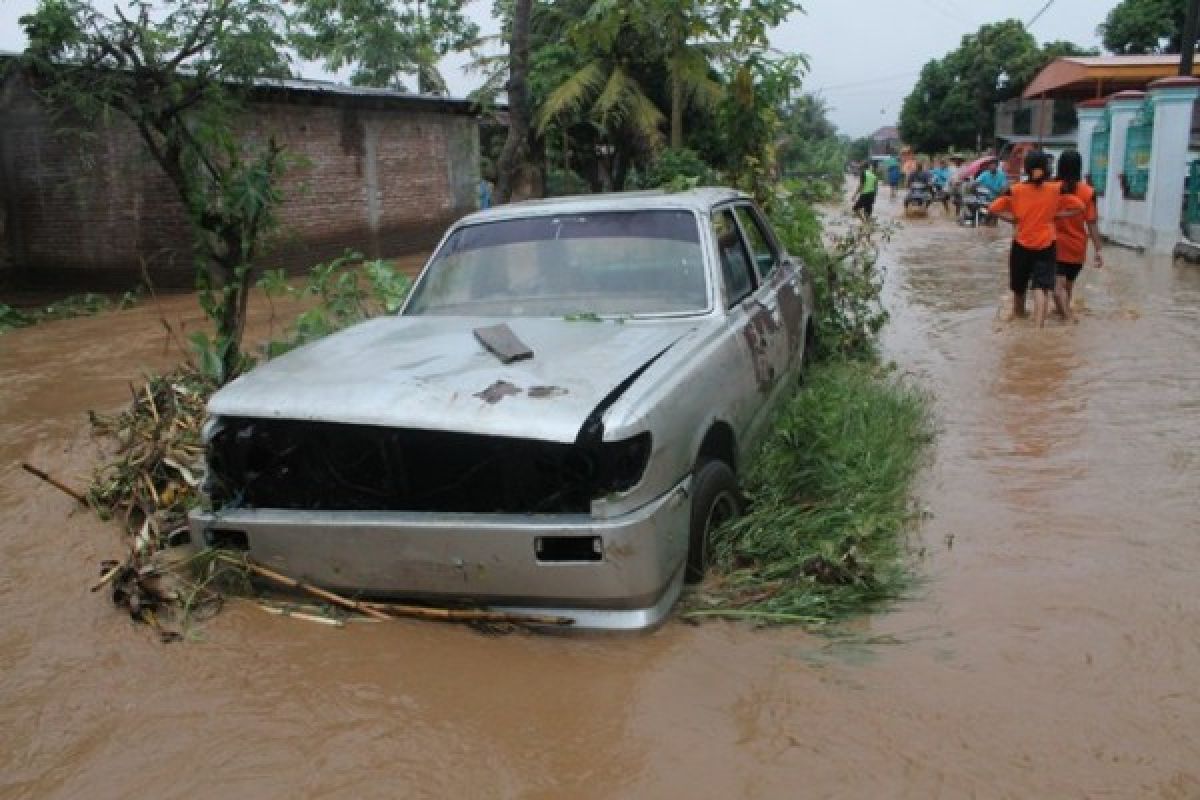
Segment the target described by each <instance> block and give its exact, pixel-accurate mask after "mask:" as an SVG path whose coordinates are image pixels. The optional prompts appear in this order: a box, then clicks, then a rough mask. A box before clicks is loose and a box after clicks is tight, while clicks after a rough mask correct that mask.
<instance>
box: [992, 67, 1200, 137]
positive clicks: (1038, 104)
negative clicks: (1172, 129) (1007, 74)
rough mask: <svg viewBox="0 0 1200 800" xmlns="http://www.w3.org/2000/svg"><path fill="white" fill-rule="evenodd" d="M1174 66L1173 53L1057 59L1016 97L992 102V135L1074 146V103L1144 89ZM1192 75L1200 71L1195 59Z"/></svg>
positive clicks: (1175, 68)
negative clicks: (994, 132) (993, 119)
mask: <svg viewBox="0 0 1200 800" xmlns="http://www.w3.org/2000/svg"><path fill="white" fill-rule="evenodd" d="M1178 71H1179V56H1178V55H1141V56H1064V57H1062V58H1056V59H1054V60H1053V61H1051V62H1050V63H1049V64H1047V65H1046V66H1045V67H1043V68H1042V70H1041V72H1039V73H1038V74H1037V75H1035V76H1034V77H1033V80H1031V81H1030V82H1029V85H1028V86H1026V87H1025V90H1024V91H1023V92H1022V93H1021V97H1019V98H1013V99H1012V100H1008V101H1006V102H1003V103H997V104H996V106H995V124H996V138H997V139H1001V140H1004V141H1007V142H1011V143H1017V142H1039V143H1041V144H1043V145H1046V146H1047V147H1049V148H1052V149H1054V148H1065V147H1074V146H1076V144H1077V138H1078V136H1077V128H1078V126H1079V121H1078V117H1077V115H1076V112H1075V106H1076V105H1077V104H1078V103H1081V102H1084V101H1087V100H1095V99H1099V98H1104V97H1108V96H1110V95H1112V94H1115V93H1117V92H1122V91H1139V92H1140V91H1145V90H1146V87H1147V86H1149V85H1150V83H1151V82H1153V81H1156V80H1158V79H1160V78H1169V77H1171V76H1173V75H1175V74H1176V73H1177V72H1178ZM1193 74H1194V75H1197V76H1200V63H1197V65H1196V66H1195V67H1193ZM1193 127H1194V128H1195V127H1197V126H1195V125H1193Z"/></svg>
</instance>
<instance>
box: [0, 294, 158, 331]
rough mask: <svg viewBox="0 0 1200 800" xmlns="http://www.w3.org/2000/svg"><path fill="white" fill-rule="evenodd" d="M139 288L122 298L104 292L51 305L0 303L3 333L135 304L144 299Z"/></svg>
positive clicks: (68, 297)
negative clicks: (25, 305)
mask: <svg viewBox="0 0 1200 800" xmlns="http://www.w3.org/2000/svg"><path fill="white" fill-rule="evenodd" d="M140 294H141V293H140V292H139V291H130V292H126V293H125V294H123V295H122V296H121V297H120V298H119V299H117V300H112V299H110V298H108V297H106V296H105V295H102V294H93V293H91V292H87V293H85V294H73V295H69V296H67V297H64V298H63V299H62V300H57V301H55V302H53V303H50V304H49V305H45V306H37V307H34V308H13V307H12V306H9V305H5V304H4V303H0V333H4V332H5V331H10V330H13V329H15V328H27V327H29V326H30V325H36V324H38V323H39V322H49V321H51V320H56V319H71V318H72V317H86V316H91V315H92V314H99V313H100V312H101V311H110V310H113V309H116V310H120V309H124V308H129V307H130V306H132V305H135V304H136V303H137V302H138V300H139V299H140Z"/></svg>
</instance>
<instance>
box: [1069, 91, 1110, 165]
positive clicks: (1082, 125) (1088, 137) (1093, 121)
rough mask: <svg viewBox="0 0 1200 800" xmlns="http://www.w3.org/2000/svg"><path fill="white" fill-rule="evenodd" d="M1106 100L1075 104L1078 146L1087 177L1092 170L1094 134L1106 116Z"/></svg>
mask: <svg viewBox="0 0 1200 800" xmlns="http://www.w3.org/2000/svg"><path fill="white" fill-rule="evenodd" d="M1107 105H1108V103H1107V101H1105V100H1102V99H1098V100H1088V101H1087V102H1084V103H1080V104H1079V105H1077V106H1075V115H1076V116H1077V117H1078V118H1079V133H1078V137H1077V139H1078V141H1077V142H1076V145H1075V146H1076V148H1078V150H1079V155H1081V156H1083V174H1084V176H1085V177H1086V176H1087V175H1088V174H1090V173H1091V171H1092V134H1093V133H1095V132H1096V126H1097V125H1099V124H1100V120H1101V119H1103V117H1104V108H1105V106H1107Z"/></svg>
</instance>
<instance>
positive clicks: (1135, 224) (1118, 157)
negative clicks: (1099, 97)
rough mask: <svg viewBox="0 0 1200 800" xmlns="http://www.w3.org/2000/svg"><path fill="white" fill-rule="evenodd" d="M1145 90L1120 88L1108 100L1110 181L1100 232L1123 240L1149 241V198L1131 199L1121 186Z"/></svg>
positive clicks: (1140, 242) (1137, 243)
mask: <svg viewBox="0 0 1200 800" xmlns="http://www.w3.org/2000/svg"><path fill="white" fill-rule="evenodd" d="M1145 98H1146V93H1145V92H1133V91H1127V92H1117V93H1116V94H1114V95H1113V96H1112V97H1110V98H1109V100H1108V112H1109V119H1110V122H1109V125H1110V127H1109V131H1110V133H1109V139H1108V185H1107V186H1106V187H1105V190H1104V198H1103V201H1102V203H1101V205H1100V209H1099V211H1100V232H1101V233H1103V234H1104V235H1105V236H1110V237H1112V238H1113V239H1116V240H1117V241H1119V242H1122V243H1124V244H1130V245H1143V246H1144V245H1145V244H1146V241H1145V217H1146V215H1145V210H1144V206H1145V205H1146V204H1145V202H1143V201H1141V200H1128V199H1126V197H1125V193H1124V192H1123V191H1122V189H1121V173H1122V172H1124V171H1125V138H1126V134H1127V133H1128V132H1129V123H1130V122H1132V121H1133V118H1134V116H1135V115H1136V114H1137V112H1138V110H1139V109H1140V108H1141V107H1142V103H1143V101H1144V100H1145Z"/></svg>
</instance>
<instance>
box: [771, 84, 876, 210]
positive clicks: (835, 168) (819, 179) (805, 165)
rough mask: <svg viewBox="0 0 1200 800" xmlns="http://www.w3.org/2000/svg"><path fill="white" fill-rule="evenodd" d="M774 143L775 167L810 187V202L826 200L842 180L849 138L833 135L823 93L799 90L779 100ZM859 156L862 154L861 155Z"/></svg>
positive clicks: (787, 176) (832, 126) (782, 173)
mask: <svg viewBox="0 0 1200 800" xmlns="http://www.w3.org/2000/svg"><path fill="white" fill-rule="evenodd" d="M779 117H780V133H779V136H778V138H777V140H776V143H775V149H776V154H775V157H776V160H777V162H778V170H779V173H780V175H781V176H783V177H784V178H793V179H796V180H797V181H798V182H799V185H800V186H804V187H811V189H812V191H806V193H805V196H806V199H808V200H809V201H810V202H817V201H821V200H828V199H829V198H830V197H831V196H832V193H833V192H835V191H837V190H838V189H839V188H840V186H841V183H842V176H843V174H844V172H845V168H846V159H847V158H849V157H850V155H849V147H850V142H849V141H848V140H846V139H844V138H842V137H839V136H838V135H837V127H836V126H835V125H834V124H833V122H831V121H830V119H829V107H828V105H827V104H826V102H825V99H824V98H823V97H820V96H818V95H813V94H802V95H799V96H797V97H795V98H794V99H792V100H791V101H789V102H786V103H784V104H783V106H782V108H781V109H780V113H779ZM860 158H866V155H865V151H864V155H862V156H860Z"/></svg>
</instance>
